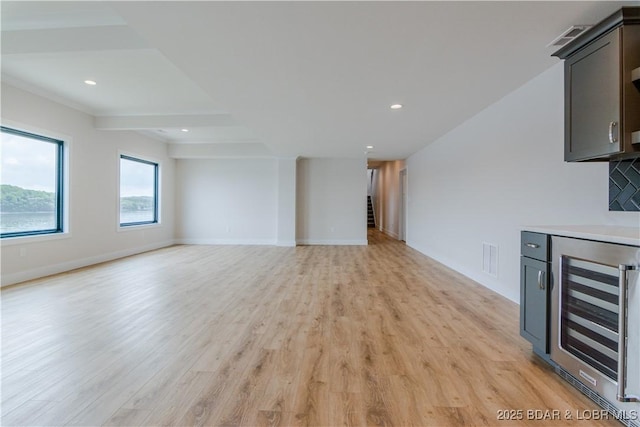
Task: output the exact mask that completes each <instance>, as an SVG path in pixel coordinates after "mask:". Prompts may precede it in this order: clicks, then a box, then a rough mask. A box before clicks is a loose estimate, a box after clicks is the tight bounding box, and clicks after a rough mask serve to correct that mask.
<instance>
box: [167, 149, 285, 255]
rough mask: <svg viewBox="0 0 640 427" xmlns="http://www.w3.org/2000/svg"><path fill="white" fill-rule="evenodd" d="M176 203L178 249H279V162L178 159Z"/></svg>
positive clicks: (247, 159) (271, 159)
mask: <svg viewBox="0 0 640 427" xmlns="http://www.w3.org/2000/svg"><path fill="white" fill-rule="evenodd" d="M176 203H177V206H176V239H177V241H178V242H180V243H186V244H251V245H275V244H276V243H277V229H278V218H277V215H278V159H275V158H244V159H179V160H177V165H176Z"/></svg>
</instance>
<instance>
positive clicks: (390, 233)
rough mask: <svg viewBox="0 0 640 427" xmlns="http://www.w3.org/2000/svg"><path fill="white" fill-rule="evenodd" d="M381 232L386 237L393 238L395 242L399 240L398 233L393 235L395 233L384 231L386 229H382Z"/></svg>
mask: <svg viewBox="0 0 640 427" xmlns="http://www.w3.org/2000/svg"><path fill="white" fill-rule="evenodd" d="M382 232H383V233H384V234H386V235H388V236H391V237H393V238H394V239H396V240H399V239H400V235H399V234H398V233H395V232H393V231H391V230H388V229H386V228H383V229H382Z"/></svg>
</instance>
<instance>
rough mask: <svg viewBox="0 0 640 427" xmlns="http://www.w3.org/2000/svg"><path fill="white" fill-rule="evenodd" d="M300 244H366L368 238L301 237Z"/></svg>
mask: <svg viewBox="0 0 640 427" xmlns="http://www.w3.org/2000/svg"><path fill="white" fill-rule="evenodd" d="M297 243H298V244H299V245H329V246H331V245H335V246H366V245H367V243H368V242H367V239H363V240H360V239H357V240H331V239H326V240H325V239H299V240H298V241H297Z"/></svg>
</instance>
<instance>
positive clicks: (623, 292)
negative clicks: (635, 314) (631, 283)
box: [616, 264, 640, 402]
mask: <svg viewBox="0 0 640 427" xmlns="http://www.w3.org/2000/svg"><path fill="white" fill-rule="evenodd" d="M618 269H619V270H620V278H619V282H618V289H619V294H618V378H617V379H618V391H617V393H616V394H617V395H616V398H617V399H618V400H619V401H620V402H640V397H638V396H633V395H629V394H626V393H625V391H626V390H625V389H626V388H627V272H628V271H629V270H637V267H635V266H633V265H624V264H620V265H619V266H618Z"/></svg>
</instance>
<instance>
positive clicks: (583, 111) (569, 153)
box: [565, 29, 622, 161]
mask: <svg viewBox="0 0 640 427" xmlns="http://www.w3.org/2000/svg"><path fill="white" fill-rule="evenodd" d="M620 66H621V65H620V29H616V30H614V31H612V32H611V33H608V34H606V35H605V36H603V37H602V38H600V39H598V40H596V41H594V42H593V43H592V44H590V45H588V46H587V47H585V48H584V49H583V50H581V51H579V52H578V53H576V54H575V55H573V56H572V57H571V58H569V59H567V61H566V62H565V91H566V93H565V121H566V123H565V132H566V135H565V160H566V161H574V160H586V159H592V158H598V157H603V156H607V155H610V154H615V153H619V152H620V150H621V147H622V144H621V143H620V139H621V132H620V127H621V123H620V99H621V98H620V97H621V94H620Z"/></svg>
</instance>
